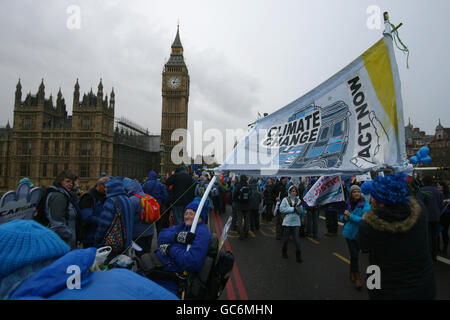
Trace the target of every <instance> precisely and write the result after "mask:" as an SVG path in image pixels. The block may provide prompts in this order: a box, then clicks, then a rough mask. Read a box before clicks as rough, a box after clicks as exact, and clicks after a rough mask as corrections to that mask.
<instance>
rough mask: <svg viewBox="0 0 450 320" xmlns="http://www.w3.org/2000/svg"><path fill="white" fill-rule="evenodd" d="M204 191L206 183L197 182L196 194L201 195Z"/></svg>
mask: <svg viewBox="0 0 450 320" xmlns="http://www.w3.org/2000/svg"><path fill="white" fill-rule="evenodd" d="M205 191H206V184H205V182H203V181H202V182H199V183H198V188H197V192H198V195H199V196H200V197H203V194H204V193H205Z"/></svg>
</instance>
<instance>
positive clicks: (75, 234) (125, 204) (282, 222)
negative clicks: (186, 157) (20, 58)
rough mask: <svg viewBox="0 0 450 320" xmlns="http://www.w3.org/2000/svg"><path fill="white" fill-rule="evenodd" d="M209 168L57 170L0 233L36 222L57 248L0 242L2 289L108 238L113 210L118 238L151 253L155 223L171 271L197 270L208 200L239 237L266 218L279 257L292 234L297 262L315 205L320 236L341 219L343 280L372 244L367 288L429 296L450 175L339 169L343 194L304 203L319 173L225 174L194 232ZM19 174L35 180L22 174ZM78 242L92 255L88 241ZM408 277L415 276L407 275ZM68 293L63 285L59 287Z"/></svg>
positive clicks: (444, 234)
mask: <svg viewBox="0 0 450 320" xmlns="http://www.w3.org/2000/svg"><path fill="white" fill-rule="evenodd" d="M212 175H213V173H212V172H207V171H203V172H201V173H197V174H196V173H193V172H190V173H189V172H188V170H187V169H186V168H185V167H179V168H177V169H176V170H175V172H173V174H172V175H171V176H169V177H167V178H165V177H163V178H162V179H159V177H158V175H157V174H156V172H154V171H150V172H149V174H148V176H147V177H145V178H144V179H142V181H138V180H137V179H130V178H128V177H109V176H107V175H106V174H102V175H101V176H100V177H99V178H98V180H97V182H96V184H95V186H93V187H92V188H91V189H90V190H89V191H88V192H86V193H81V190H80V188H79V185H78V178H77V176H76V175H74V174H73V173H72V172H70V171H64V172H62V173H60V174H59V175H58V176H57V177H56V179H55V181H54V184H53V185H52V186H50V187H48V188H46V190H45V193H44V201H41V203H42V205H41V208H39V207H38V213H37V219H35V220H36V221H38V222H40V224H38V223H36V222H35V221H29V225H28V226H22V225H20V223H28V222H23V221H22V222H20V223H19V222H17V221H16V222H14V223H12V222H11V223H6V224H4V225H2V226H0V228H3V229H5V231H7V232H2V233H0V242H2V241H7V240H8V239H6V236H4V235H5V234H6V233H8V234H11V236H12V235H13V234H14V236H15V237H18V238H20V237H21V236H25V235H22V234H21V231H20V228H22V230H24V229H30V230H34V231H36V237H37V236H41V235H42V236H44V235H46V237H47V238H48V239H49V241H48V242H49V243H50V244H49V245H51V246H53V247H54V248H55V252H54V254H53V253H52V254H50V253H49V254H50V255H45V254H44V255H42V254H41V255H39V254H40V253H37V254H38V255H39V257H37V258H36V260H33V259H31V260H27V261H29V263H25V261H16V260H20V256H21V253H19V254H18V255H17V257H19V258H17V259H14V258H12V257H11V255H10V254H9V253H8V252H6V251H5V250H6V249H4V248H2V249H1V251H2V252H1V253H0V255H1V256H2V261H5V262H6V263H3V265H4V266H5V265H8V268H9V269H8V268H6V267H5V268H6V269H5V270H1V274H0V297H1V298H11V297H16V298H23V297H26V296H27V294H28V293H27V292H25V293H20V294H19V295H17V290H16V289H17V288H19V287H20V288H27V286H30V285H31V284H30V283H29V281H28V282H27V281H26V279H25V280H22V281H20V284H21V285H19V286H18V285H17V283H14V281H11V279H17V274H18V273H19V274H22V273H23V272H24V271H23V270H24V268H25V269H26V270H27V272H28V271H29V272H30V273H31V275H33V274H34V273H36V272H39V270H40V269H41V268H44V269H46V267H49V266H50V267H54V266H53V264H51V262H54V261H55V259H56V260H58V259H63V260H64V259H68V260H69V261H71V259H73V257H66V255H68V254H69V253H70V252H72V251H74V250H75V251H76V250H80V249H81V250H83V249H85V250H88V249H86V248H90V249H92V248H100V247H103V246H105V245H106V244H107V243H105V234H107V233H108V232H109V231H110V229H111V227H112V226H113V225H114V224H115V222H114V221H115V219H116V217H117V212H119V213H120V214H121V217H122V218H121V224H120V228H121V235H120V237H121V239H122V240H123V242H124V243H123V247H124V248H130V247H131V246H132V242H134V243H135V244H137V246H138V247H140V248H139V250H137V252H136V255H138V256H142V255H143V254H146V253H151V252H152V246H153V243H154V239H153V238H154V234H155V231H156V233H157V235H158V239H157V250H156V251H155V252H156V253H157V256H158V258H159V260H160V261H163V262H164V264H165V265H170V266H171V267H170V268H169V269H170V270H171V271H174V272H175V271H178V272H181V271H183V270H190V271H193V272H196V271H199V270H200V268H201V266H202V262H203V261H204V259H205V256H206V250H207V246H208V242H209V238H210V232H209V230H208V227H207V226H206V222H207V220H208V215H209V214H210V213H211V211H212V210H214V213H215V214H219V215H220V214H224V213H225V212H226V208H227V205H230V206H231V214H232V217H233V219H232V225H231V231H234V232H237V233H238V234H239V239H240V240H245V239H247V238H248V235H249V232H250V231H252V232H256V231H257V230H259V228H260V224H261V223H262V221H261V220H264V221H265V222H266V223H271V222H272V223H274V224H275V230H276V235H275V238H276V240H282V241H281V257H282V258H284V259H287V258H288V243H289V239H290V237H292V239H293V240H294V243H295V253H296V255H295V256H296V261H297V262H299V263H301V262H302V261H303V258H305V257H302V251H301V240H300V237H305V236H306V237H310V238H311V239H316V240H317V239H318V237H319V234H318V224H319V222H318V221H319V212H321V213H323V214H324V216H325V219H326V227H327V233H325V235H326V236H328V237H335V236H337V235H338V230H339V228H338V223H339V221H341V222H342V223H343V228H342V236H343V237H344V238H345V240H346V242H347V245H348V250H349V256H350V280H351V281H352V282H354V284H355V287H356V289H358V290H361V287H362V284H361V277H360V272H359V254H360V253H361V252H362V253H368V254H369V260H370V262H371V263H372V264H376V265H380V266H382V267H383V268H384V273H383V290H382V291H380V290H379V291H377V292H376V294H375V293H373V292H371V293H370V294H371V295H370V298H373V299H377V298H382V299H383V298H393V299H395V298H402V297H408V298H424V299H428V298H434V297H435V287H434V274H433V268H432V261H436V257H437V254H438V253H441V254H443V255H447V254H448V243H449V236H448V230H449V224H450V209H449V207H448V184H447V183H445V182H441V181H440V182H438V183H436V182H435V181H433V179H432V178H431V177H425V178H424V179H423V180H422V181H419V180H418V179H414V178H411V177H407V176H406V175H401V174H388V173H386V175H384V176H378V177H376V178H375V177H374V179H373V180H372V181H370V183H365V184H363V183H362V182H357V181H356V180H355V177H347V178H343V179H342V187H343V191H344V195H345V198H344V200H343V201H341V202H339V203H328V204H325V205H322V206H320V207H314V206H313V207H311V206H309V205H308V204H307V203H306V202H305V201H304V200H303V197H304V196H305V194H306V193H307V192H308V191H309V190H310V189H311V187H312V186H313V185H314V183H315V182H316V181H317V179H318V178H319V177H306V178H301V179H300V178H290V177H281V178H279V179H277V178H262V177H248V176H245V175H241V176H237V175H232V176H231V175H230V176H223V175H222V176H220V177H218V178H217V179H216V181H215V183H214V185H213V186H211V190H210V193H209V195H208V197H207V199H206V202H205V205H204V207H203V210H202V213H201V218H200V219H199V229H197V230H198V232H197V235H196V234H194V233H192V232H190V228H191V225H192V219H193V217H194V215H195V212H196V210H197V208H198V205H199V202H200V199H201V198H202V196H203V194H204V192H205V191H206V188H207V187H208V184H209V182H210V181H211V178H212ZM20 182H21V183H28V184H30V186H32V182H31V181H29V179H28V178H25V179H22V180H21V181H20ZM147 195H150V196H151V197H153V198H154V199H155V200H156V201H157V203H158V204H159V207H160V212H161V216H160V217H159V219H158V220H157V221H156V223H149V222H144V221H143V220H142V219H139V218H138V217H139V214H140V213H141V211H142V210H143V207H142V202H141V199H142V198H143V197H146V196H147ZM39 209H40V210H39ZM42 227H44V228H42ZM45 227H46V228H45ZM55 236H56V237H55ZM58 236H59V237H58ZM3 237H5V239H3ZM44 239H45V237H44ZM441 240H442V245H441ZM2 243H3V242H2ZM8 243H9V245H11V243H10V242H8ZM36 245H37V246H38V245H39V244H38V243H37V244H36ZM187 245H189V246H192V247H193V248H194V250H191V254H190V255H189V257H187V256H186V255H185V252H186V250H185V249H186V246H187ZM42 246H44V244H43V245H42ZM53 247H52V248H53ZM5 248H6V247H5ZM42 248H43V247H42ZM42 248H37V249H36V248H33V250H35V249H36V250H37V251H39V250H43V249H42ZM11 252H15V249H14V250H12V251H11ZM83 252H84V253H83V254H84V255H86V256H89V257H90V259H91V260H92V255H93V251H89V250H88V251H83ZM94 256H95V251H94ZM3 258H4V259H5V260H3ZM58 261H59V260H58ZM88 261H90V260H89V259H88ZM90 262H92V261H90ZM30 265H31V267H30ZM30 268H31V269H30ZM399 268H406V271H405V269H403V271H402V272H403V274H404V276H403V278H402V279H401V280H399V279H398V278H396V279H395V280H394V277H397V272H400V271H399V270H400V269H399ZM47 269H48V268H47ZM87 269H89V268H87ZM51 270H52V269H51ZM47 272H49V271H48V270H47ZM59 272H60V271H59ZM11 275H12V276H11ZM127 276H128V275H126V274H125V276H124V279H123V280H121V279H120V277H121V275H120V276H118V277H119V280H117V281H118V282H120V283H121V282H122V281H126V279H125V278H126V277H127ZM44 278H45V277H44ZM413 278H415V279H416V280H415V282H414V283H413V284H411V281H410V280H411V279H413ZM5 279H6V280H5ZM403 280H404V282H402V281H403ZM102 281H104V280H102ZM22 282H25V285H23V283H22ZM160 284H161V285H163V287H164V286H165V287H166V288H167V289H168V290H169V291H158V293H159V294H160V298H161V297H162V298H163V299H164V298H174V297H175V296H174V295H170V293H169V292H171V293H174V294H176V292H177V291H176V290H177V288H176V286H174V284H173V283H169V284H167V283H164V281H163V282H161V283H160ZM153 285H154V286H157V284H155V283H154V284H153ZM92 287H93V288H94V289H93V292H97V290H96V289H95V286H92ZM13 289H14V290H13ZM136 290H138V289H136ZM161 290H164V289H161ZM63 291H64V290H63ZM63 291H61V292H63ZM19 292H20V290H19ZM61 292H59V291H58V290H56V289H55V290H54V292H51V294H55V296H57V295H58V294H60V293H61ZM89 294H90V293H89ZM35 295H36V294H35ZM37 296H39V295H37ZM69 296H70V295H68V294H67V292H65V291H64V292H63V293H62V296H61V297H69ZM154 298H155V294H154V293H153V294H152V299H154Z"/></svg>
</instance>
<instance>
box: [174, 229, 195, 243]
mask: <svg viewBox="0 0 450 320" xmlns="http://www.w3.org/2000/svg"><path fill="white" fill-rule="evenodd" d="M194 238H195V233H192V232H188V231H182V232H178V233H176V234H175V241H176V242H178V243H183V244H192V242H193V241H194Z"/></svg>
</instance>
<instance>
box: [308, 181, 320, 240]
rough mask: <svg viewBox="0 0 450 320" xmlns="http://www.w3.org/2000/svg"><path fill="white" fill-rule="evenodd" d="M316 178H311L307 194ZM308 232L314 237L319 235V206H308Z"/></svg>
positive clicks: (316, 237)
mask: <svg viewBox="0 0 450 320" xmlns="http://www.w3.org/2000/svg"><path fill="white" fill-rule="evenodd" d="M316 181H317V179H316V178H311V179H310V180H309V183H308V186H307V187H306V189H305V195H306V194H307V193H308V191H309V190H310V189H311V188H312V187H313V186H314V184H315V183H316ZM306 233H307V234H308V236H309V237H312V238H313V239H316V240H317V239H318V238H319V236H318V234H319V208H318V207H317V206H309V207H307V208H306Z"/></svg>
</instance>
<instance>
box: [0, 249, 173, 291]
mask: <svg viewBox="0 0 450 320" xmlns="http://www.w3.org/2000/svg"><path fill="white" fill-rule="evenodd" d="M95 254H96V249H95V248H88V249H83V250H72V251H70V252H68V253H67V254H65V255H64V256H62V257H60V258H58V259H56V260H55V261H54V262H52V263H50V264H49V265H47V266H44V267H42V268H41V269H39V270H34V272H33V273H32V274H30V276H29V277H28V278H26V279H25V280H23V281H22V283H21V284H20V285H19V286H16V287H15V288H13V289H11V290H10V291H9V292H8V293H6V294H5V293H4V294H5V295H4V296H3V298H5V297H7V298H9V299H12V300H18V299H19V300H21V299H25V300H36V299H49V300H178V298H177V297H176V296H175V295H173V294H172V293H170V292H169V291H167V290H166V289H164V288H162V287H161V286H159V285H158V284H156V283H155V282H153V281H151V280H149V279H147V278H144V277H142V276H140V275H138V274H136V273H134V272H132V271H130V270H127V269H113V270H109V271H98V272H89V268H90V267H91V266H92V265H93V263H94V261H95ZM74 265H75V266H78V267H79V270H80V280H81V281H80V286H81V288H80V289H76V288H75V289H68V287H67V282H69V283H73V282H72V279H73V278H75V277H74V275H75V272H74V271H72V273H71V272H68V270H70V269H68V267H69V266H74ZM16 272H17V273H18V274H20V273H21V272H22V271H21V270H17V271H16ZM11 276H14V275H11ZM16 276H17V275H16ZM72 276H73V278H72V279H71V278H70V277H72ZM4 280H6V279H2V281H1V282H0V284H2V282H3V281H4Z"/></svg>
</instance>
